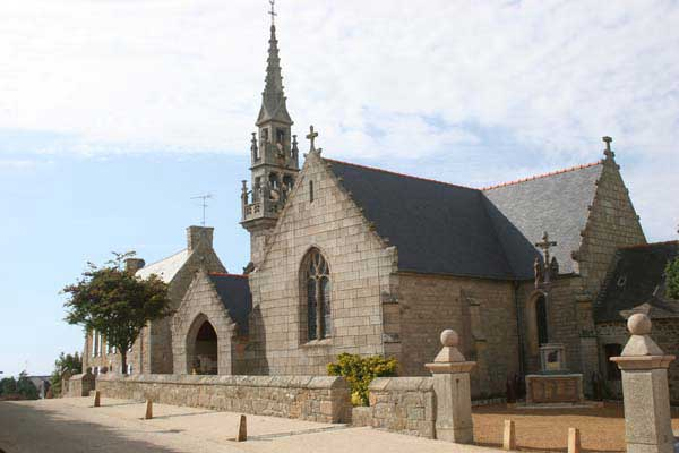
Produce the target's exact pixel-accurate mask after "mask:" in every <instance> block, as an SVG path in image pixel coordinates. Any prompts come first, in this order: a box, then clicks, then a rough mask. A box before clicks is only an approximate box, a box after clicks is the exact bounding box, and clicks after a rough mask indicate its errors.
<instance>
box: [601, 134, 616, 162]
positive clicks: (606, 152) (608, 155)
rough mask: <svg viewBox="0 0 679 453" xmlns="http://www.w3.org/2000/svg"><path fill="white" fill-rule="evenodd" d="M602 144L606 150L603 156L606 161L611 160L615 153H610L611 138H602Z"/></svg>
mask: <svg viewBox="0 0 679 453" xmlns="http://www.w3.org/2000/svg"><path fill="white" fill-rule="evenodd" d="M602 140H603V142H604V143H605V144H606V149H605V150H604V155H605V156H606V158H607V159H611V160H612V159H613V156H615V153H614V152H613V151H611V142H613V139H612V138H611V137H602Z"/></svg>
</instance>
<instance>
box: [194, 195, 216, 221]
mask: <svg viewBox="0 0 679 453" xmlns="http://www.w3.org/2000/svg"><path fill="white" fill-rule="evenodd" d="M211 198H214V197H213V196H212V194H211V193H206V194H204V195H198V196H197V197H191V199H192V200H203V202H202V203H201V206H202V207H203V221H202V222H201V225H203V226H205V219H206V217H205V210H206V209H207V207H208V204H207V201H208V200H209V199H211Z"/></svg>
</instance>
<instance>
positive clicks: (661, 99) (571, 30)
mask: <svg viewBox="0 0 679 453" xmlns="http://www.w3.org/2000/svg"><path fill="white" fill-rule="evenodd" d="M278 5H279V17H278V23H279V27H278V30H279V41H280V45H281V55H282V58H283V74H284V77H285V85H286V91H287V95H288V99H289V108H290V110H291V113H292V115H293V118H294V119H295V120H296V122H297V125H296V131H297V133H299V135H302V136H304V135H306V130H307V128H308V125H309V124H314V125H315V126H316V127H317V128H318V129H319V130H320V132H321V139H320V142H321V146H323V147H324V148H325V149H326V153H327V154H328V155H331V156H332V157H335V158H340V159H347V160H352V159H362V160H364V161H370V162H371V163H373V164H379V165H386V166H391V167H394V166H398V165H400V163H403V162H406V163H410V164H411V165H412V164H413V163H415V162H417V165H418V167H417V168H416V170H415V172H417V173H420V174H423V173H427V174H429V175H431V174H432V173H433V174H437V173H441V172H442V170H441V169H440V168H438V167H433V166H431V165H430V164H429V166H428V163H427V162H431V160H432V159H434V160H436V162H439V163H440V162H443V161H447V162H449V163H451V164H454V165H455V166H456V167H455V168H453V169H448V173H450V175H451V176H457V177H458V178H460V179H461V180H460V179H456V180H455V182H460V183H469V184H472V183H473V184H475V185H485V184H489V183H492V182H495V181H499V180H506V179H514V178H516V177H521V176H527V175H528V174H530V173H531V172H534V171H538V170H539V171H542V170H549V169H554V168H556V167H561V166H566V165H571V164H575V163H582V162H589V161H592V160H595V159H598V158H599V156H600V149H601V143H600V138H599V137H600V136H602V135H612V136H614V137H615V139H616V147H618V146H619V147H621V149H624V152H627V153H632V154H634V156H635V161H648V162H653V163H649V164H648V165H644V166H643V169H644V170H645V171H646V173H643V174H640V173H639V172H637V171H632V172H630V176H629V177H631V178H633V180H632V181H630V183H631V185H633V186H634V187H635V191H638V192H639V193H637V192H633V193H632V194H633V196H634V197H638V198H637V199H643V200H645V201H648V203H650V204H659V205H660V204H662V203H664V202H666V201H668V199H667V198H663V195H654V193H655V192H654V187H653V184H650V183H649V181H652V180H653V176H652V175H653V174H654V173H656V172H658V171H660V170H661V169H662V168H663V161H666V160H667V159H669V158H671V157H672V156H674V155H676V153H677V152H676V150H675V147H674V145H673V144H674V143H677V142H678V141H679V59H678V58H677V51H676V49H677V48H679V27H677V26H676V24H677V23H679V5H678V4H677V3H676V2H674V1H670V0H665V1H660V0H658V1H654V0H648V1H643V2H641V1H632V0H619V1H616V2H601V1H599V0H579V1H567V0H562V1H559V0H542V1H537V0H534V1H476V2H467V1H451V0H426V1H425V2H419V3H418V2H412V1H407V0H389V1H387V0H371V1H369V2H366V1H365V0H360V1H359V0H343V1H342V2H336V1H333V0H296V1H294V2H292V1H284V0H281V1H279V2H278ZM267 6H268V3H267V2H266V1H265V0H260V1H253V0H231V1H228V2H224V1H223V0H193V1H191V2H188V1H184V0H162V1H161V0H155V1H154V0H138V1H120V0H117V1H94V0H62V1H60V2H54V1H52V0H22V2H3V5H2V6H0V16H2V17H3V25H6V26H3V28H2V29H0V54H2V55H12V58H10V59H9V60H8V62H7V63H8V66H9V67H8V68H7V69H6V70H3V71H0V92H1V94H2V95H1V96H0V128H5V129H21V130H28V131H30V130H40V131H52V132H54V133H56V134H65V135H68V136H72V137H77V139H76V140H75V141H74V142H73V143H70V142H68V143H66V144H65V145H64V143H58V144H56V145H54V146H49V145H47V146H46V150H48V151H50V152H55V153H61V152H69V151H70V152H79V153H82V152H86V153H107V152H111V150H112V149H124V150H130V149H131V150H137V151H140V150H144V149H149V150H153V151H158V150H159V149H165V150H168V151H173V152H194V151H199V152H201V151H206V150H208V151H220V152H227V153H243V152H245V153H246V152H247V148H248V143H249V138H248V137H249V132H250V131H251V130H252V129H253V128H254V125H253V123H254V119H255V115H256V113H257V109H258V103H259V93H260V92H261V90H262V88H263V79H264V65H265V58H266V45H267V43H266V41H267V20H268V18H267V16H266V14H265V10H266V8H267ZM7 18H9V21H7ZM621 157H622V156H621ZM467 167H468V168H469V170H467ZM543 167H547V168H543ZM458 168H460V170H457V169H458ZM640 168H641V167H640ZM454 170H455V171H454ZM524 170H525V171H526V172H528V174H523V173H521V172H522V171H524ZM517 173H520V174H517ZM663 181H664V183H665V184H669V185H668V186H667V187H664V188H663V189H664V191H665V192H670V193H671V194H673V195H674V196H676V195H678V194H677V189H676V186H675V185H672V182H673V180H672V179H671V178H670V179H665V180H663ZM654 197H655V198H654ZM653 200H655V201H653ZM637 204H638V205H639V204H641V203H637ZM654 216H656V217H655V218H657V219H659V220H658V221H657V222H658V223H661V220H660V219H661V214H660V213H657V214H654V213H652V214H651V215H650V217H652V218H654ZM676 220H677V219H672V220H671V221H673V222H676ZM663 221H667V222H670V220H663ZM658 231H659V230H658Z"/></svg>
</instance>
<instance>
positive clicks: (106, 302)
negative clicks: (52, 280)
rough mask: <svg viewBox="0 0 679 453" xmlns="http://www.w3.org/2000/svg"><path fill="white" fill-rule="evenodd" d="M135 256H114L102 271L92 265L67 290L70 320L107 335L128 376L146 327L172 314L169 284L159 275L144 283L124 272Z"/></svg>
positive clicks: (128, 254) (152, 276) (130, 253)
mask: <svg viewBox="0 0 679 453" xmlns="http://www.w3.org/2000/svg"><path fill="white" fill-rule="evenodd" d="M132 255H134V252H129V253H126V254H116V253H114V256H115V258H114V259H113V260H111V261H109V262H108V263H107V264H106V266H104V267H101V268H98V267H97V266H94V265H93V264H91V263H89V267H90V269H89V270H88V271H86V272H84V273H83V274H82V278H81V279H80V280H79V281H78V282H76V283H73V284H71V285H68V286H66V287H65V288H64V289H63V292H64V293H66V294H68V295H69V299H68V300H67V301H66V303H65V304H64V306H65V307H66V310H67V315H66V321H67V322H68V323H69V324H79V325H82V326H84V327H85V329H86V330H87V331H94V330H96V331H97V332H100V333H101V334H102V335H104V336H105V337H106V339H107V341H108V343H109V344H110V345H112V346H115V347H116V348H117V350H118V351H119V352H120V355H121V362H122V369H123V373H124V374H127V351H128V350H129V349H130V347H131V346H132V344H134V342H135V341H136V340H137V338H138V337H139V333H140V332H141V330H142V329H143V328H144V326H146V324H147V323H148V321H151V320H154V319H158V318H162V317H164V316H167V315H168V314H170V313H171V310H170V299H169V298H168V295H167V284H166V283H164V282H163V281H161V280H159V279H158V278H157V277H156V276H155V275H151V276H150V277H149V278H148V279H147V280H142V279H140V278H138V277H136V276H135V275H132V274H130V273H128V272H125V271H124V270H122V269H121V267H122V261H123V259H124V258H126V257H128V256H132Z"/></svg>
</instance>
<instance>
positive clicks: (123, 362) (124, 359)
mask: <svg viewBox="0 0 679 453" xmlns="http://www.w3.org/2000/svg"><path fill="white" fill-rule="evenodd" d="M120 362H121V368H122V373H123V374H127V351H125V350H123V351H121V352H120Z"/></svg>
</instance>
